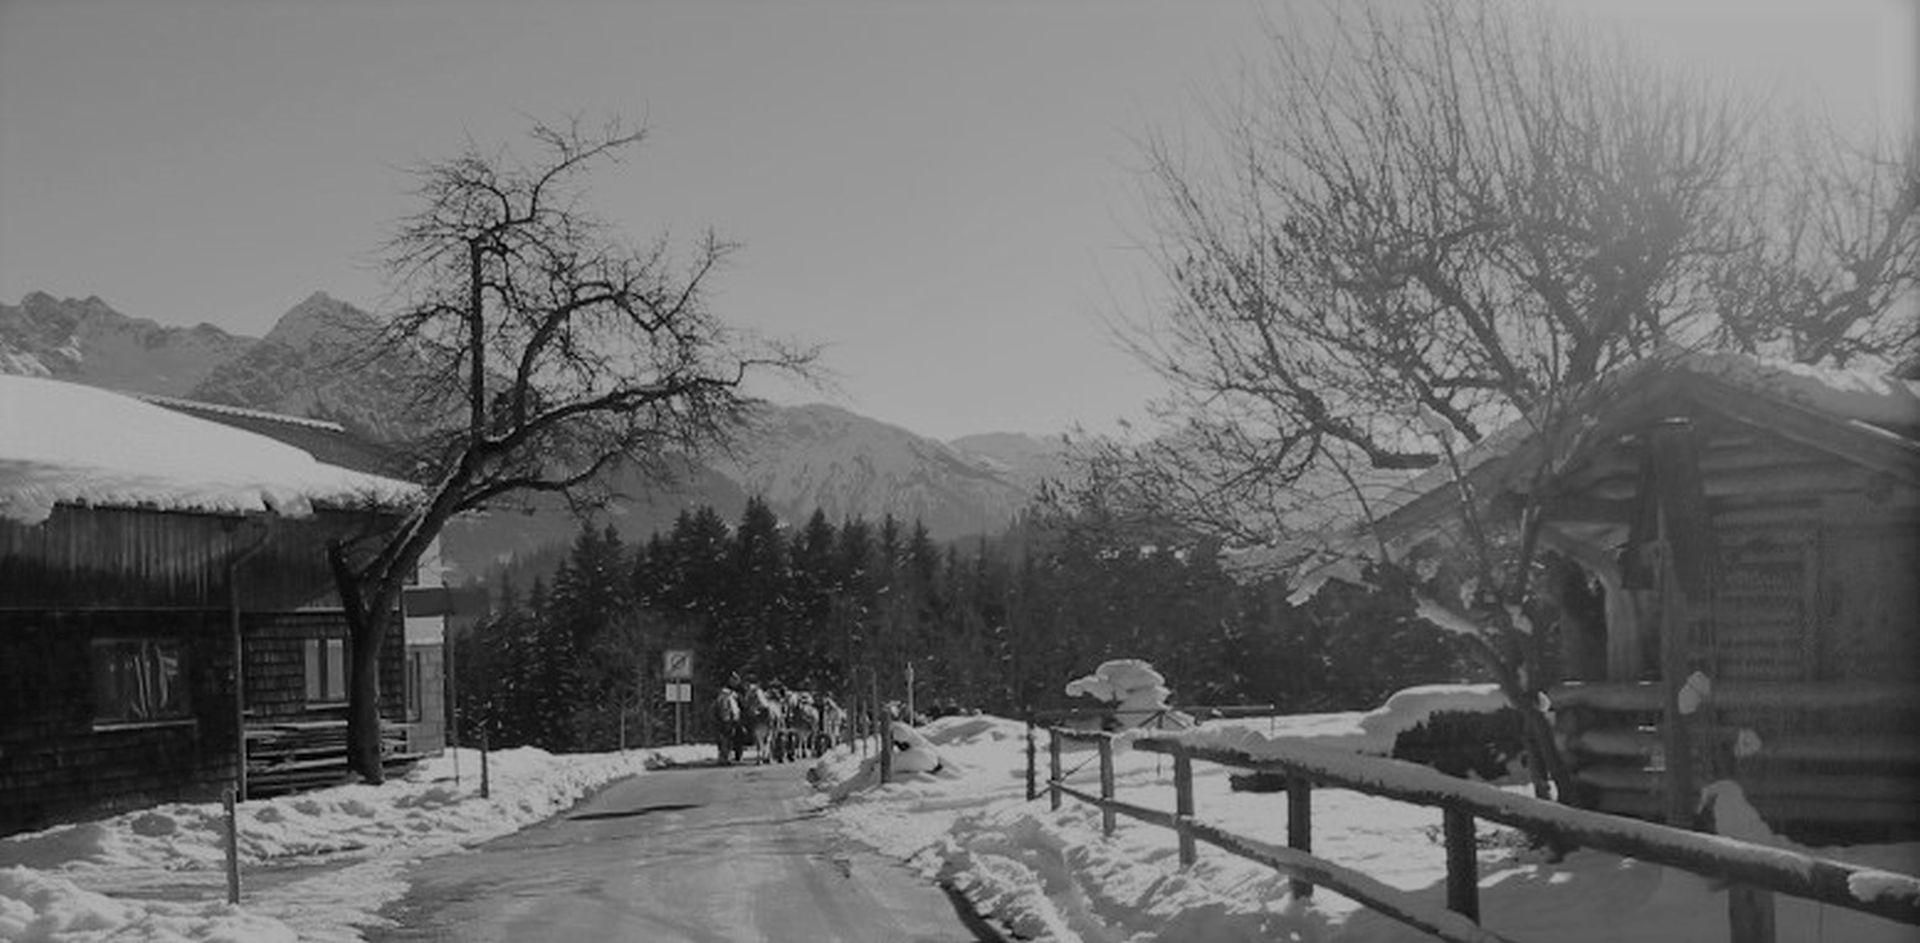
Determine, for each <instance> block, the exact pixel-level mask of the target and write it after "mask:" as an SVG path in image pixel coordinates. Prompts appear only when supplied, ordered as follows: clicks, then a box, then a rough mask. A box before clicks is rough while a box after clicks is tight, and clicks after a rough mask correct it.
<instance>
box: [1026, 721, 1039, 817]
mask: <svg viewBox="0 0 1920 943" xmlns="http://www.w3.org/2000/svg"><path fill="white" fill-rule="evenodd" d="M1036 752H1037V749H1036V745H1035V744H1034V742H1033V708H1027V801H1028V802H1032V801H1033V800H1035V799H1037V798H1039V797H1040V787H1039V784H1038V783H1037V782H1036V780H1037V779H1038V773H1039V769H1038V767H1039V765H1040V763H1039V760H1038V758H1037V757H1035V756H1034V754H1035V753H1036Z"/></svg>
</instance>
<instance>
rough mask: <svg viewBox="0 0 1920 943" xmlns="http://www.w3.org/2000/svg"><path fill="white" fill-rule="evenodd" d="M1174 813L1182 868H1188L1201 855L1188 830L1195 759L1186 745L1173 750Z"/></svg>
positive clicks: (1191, 809) (1179, 745)
mask: <svg viewBox="0 0 1920 943" xmlns="http://www.w3.org/2000/svg"><path fill="white" fill-rule="evenodd" d="M1173 812H1174V816H1175V824H1176V825H1178V827H1179V833H1180V866H1181V867H1186V866H1187V865H1190V864H1192V863H1194V862H1195V861H1198V860H1200V855H1199V853H1198V851H1197V850H1196V849H1195V848H1194V844H1193V832H1191V831H1189V830H1188V829H1187V825H1188V824H1189V823H1191V822H1192V821H1193V757H1190V756H1188V755H1187V747H1186V745H1185V744H1176V745H1175V746H1174V748H1173Z"/></svg>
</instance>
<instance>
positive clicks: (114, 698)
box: [89, 638, 193, 724]
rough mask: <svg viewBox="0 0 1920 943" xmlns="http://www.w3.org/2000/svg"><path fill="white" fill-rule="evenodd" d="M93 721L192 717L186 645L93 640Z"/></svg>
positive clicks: (132, 720) (140, 641)
mask: <svg viewBox="0 0 1920 943" xmlns="http://www.w3.org/2000/svg"><path fill="white" fill-rule="evenodd" d="M89 660H90V662H91V667H92V670H93V720H94V723H98V724H116V723H140V722H144V721H155V720H175V719H180V718H185V717H191V716H192V714H193V705H192V703H191V699H190V698H189V696H188V691H187V656H186V646H185V645H183V644H182V643H181V642H180V641H179V640H177V639H128V638H109V639H95V640H94V641H93V645H92V651H91V654H90V659H89Z"/></svg>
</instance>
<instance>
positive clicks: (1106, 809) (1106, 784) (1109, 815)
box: [1099, 737, 1116, 838]
mask: <svg viewBox="0 0 1920 943" xmlns="http://www.w3.org/2000/svg"><path fill="white" fill-rule="evenodd" d="M1099 746H1100V798H1101V800H1103V801H1104V802H1112V801H1113V738H1112V737H1101V738H1100V742H1099ZM1115 818H1116V815H1115V813H1114V811H1113V807H1112V806H1108V805H1102V806H1101V807H1100V834H1102V835H1105V836H1107V837H1109V838H1111V837H1113V826H1114V820H1115Z"/></svg>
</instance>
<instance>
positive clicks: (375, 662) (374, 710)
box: [347, 606, 387, 785]
mask: <svg viewBox="0 0 1920 943" xmlns="http://www.w3.org/2000/svg"><path fill="white" fill-rule="evenodd" d="M347 625H348V628H349V629H350V630H351V632H352V643H351V644H349V645H348V646H347V649H348V652H349V653H350V655H351V658H352V667H351V669H350V670H349V671H348V674H347V768H348V769H350V770H352V771H353V772H355V773H358V774H359V775H360V778H362V779H364V780H366V781H367V782H369V783H372V784H374V785H379V784H380V783H382V782H384V781H385V780H386V771H385V769H384V767H382V766H381V763H380V650H381V648H382V645H383V643H384V642H385V641H386V634H387V633H386V632H385V631H384V629H385V628H386V620H385V619H382V618H380V617H378V616H376V615H374V614H372V613H369V612H367V611H366V610H365V609H363V608H361V607H359V606H354V607H351V608H349V609H348V610H347Z"/></svg>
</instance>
